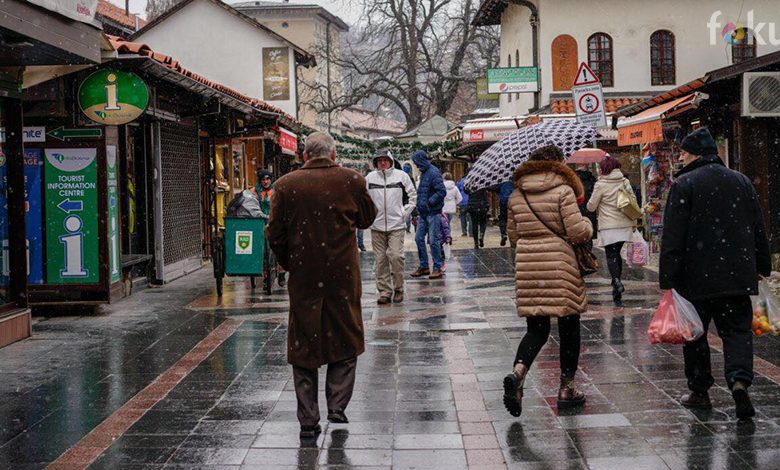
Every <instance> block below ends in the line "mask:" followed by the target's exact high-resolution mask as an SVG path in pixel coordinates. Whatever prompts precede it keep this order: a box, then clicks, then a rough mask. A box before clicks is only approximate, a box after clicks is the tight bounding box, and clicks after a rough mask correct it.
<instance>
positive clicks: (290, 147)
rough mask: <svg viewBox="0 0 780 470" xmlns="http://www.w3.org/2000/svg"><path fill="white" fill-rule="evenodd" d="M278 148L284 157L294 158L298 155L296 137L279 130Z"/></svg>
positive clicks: (284, 130)
mask: <svg viewBox="0 0 780 470" xmlns="http://www.w3.org/2000/svg"><path fill="white" fill-rule="evenodd" d="M279 147H281V148H282V153H283V154H285V155H292V156H295V155H297V154H298V136H297V135H295V134H293V133H292V132H290V131H288V130H287V129H284V128H282V127H280V128H279Z"/></svg>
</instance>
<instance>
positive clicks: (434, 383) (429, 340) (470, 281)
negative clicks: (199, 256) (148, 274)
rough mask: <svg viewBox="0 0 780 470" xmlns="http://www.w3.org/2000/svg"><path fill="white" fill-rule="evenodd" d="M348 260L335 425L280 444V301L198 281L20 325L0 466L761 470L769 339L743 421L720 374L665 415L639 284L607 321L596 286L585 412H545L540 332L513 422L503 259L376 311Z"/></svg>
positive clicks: (510, 319)
mask: <svg viewBox="0 0 780 470" xmlns="http://www.w3.org/2000/svg"><path fill="white" fill-rule="evenodd" d="M361 256H362V261H363V263H362V267H363V274H364V279H365V285H364V292H365V294H364V299H363V306H364V318H365V323H366V329H367V338H366V341H367V348H366V353H365V354H364V355H362V356H361V357H360V360H359V364H358V378H357V386H356V392H355V396H354V399H353V401H352V403H351V405H350V407H349V409H348V410H347V414H348V416H349V418H350V420H351V423H349V424H347V425H332V424H327V425H326V426H325V432H324V433H323V435H322V436H321V437H319V438H318V439H317V440H316V441H303V442H302V441H300V440H299V438H298V434H297V432H298V423H297V421H296V418H295V396H294V392H293V385H292V382H291V380H290V379H291V371H290V367H289V366H288V365H287V364H286V361H285V354H284V353H285V341H286V330H285V318H286V306H287V302H286V293H285V292H284V291H279V292H277V293H274V295H272V296H264V295H262V294H261V293H260V292H259V291H257V292H252V291H251V290H250V288H249V284H248V282H247V281H246V280H245V279H241V278H236V279H230V280H229V281H228V282H227V286H226V295H225V296H224V297H223V298H222V299H221V300H220V299H218V298H216V297H215V295H214V289H213V279H211V277H210V272H209V271H208V270H202V271H200V272H198V273H195V274H193V275H191V276H189V277H187V278H185V279H182V280H180V281H177V282H174V283H172V284H170V285H168V286H166V287H165V288H162V289H150V290H146V291H143V292H141V293H138V294H137V295H135V296H133V297H131V298H129V299H127V300H125V301H122V302H120V303H118V304H116V305H113V306H108V307H105V308H103V309H101V311H100V313H98V314H96V315H91V316H67V317H53V318H45V317H39V318H38V322H37V323H36V324H35V327H34V332H35V335H34V338H33V339H32V340H28V341H24V342H21V343H17V344H15V345H12V346H10V347H7V348H5V349H2V350H0V468H9V469H10V468H13V469H33V468H36V469H37V468H45V467H47V466H49V467H50V468H54V469H68V470H70V469H80V468H87V467H89V468H95V469H104V468H105V469H111V470H117V469H123V468H133V469H158V468H166V469H168V468H171V469H173V468H186V469H193V468H220V469H222V468H235V469H238V468H243V469H276V468H279V469H288V468H289V469H292V468H315V467H318V466H319V468H328V469H347V468H363V467H365V468H375V469H377V468H394V469H413V468H417V469H437V468H441V469H448V470H449V469H459V468H473V469H506V468H509V469H579V468H593V469H627V468H630V469H631V470H639V469H666V468H670V469H685V468H702V469H705V468H706V469H710V468H715V469H742V468H766V469H770V468H778V464H777V462H778V458H780V404H778V396H780V395H779V394H778V392H780V386H779V385H778V382H779V381H780V368H778V365H780V348H778V345H779V344H780V343H778V341H777V340H776V339H775V338H770V337H762V338H759V339H758V340H757V348H756V351H757V356H756V363H757V370H758V372H759V374H758V377H757V380H756V383H755V386H754V387H753V388H752V389H751V390H752V394H753V398H754V402H755V404H756V405H757V407H758V416H757V419H755V420H754V421H753V423H752V424H746V425H745V424H739V425H738V424H737V423H736V421H735V419H734V409H733V404H732V402H731V399H730V395H729V393H728V392H727V390H726V389H725V388H724V381H723V379H722V378H721V377H718V378H717V384H716V387H715V388H714V389H713V393H712V396H713V400H714V404H715V407H716V409H715V410H713V411H712V412H695V413H694V412H690V411H688V410H685V409H684V408H682V407H681V406H679V404H678V403H677V401H676V398H677V397H678V396H679V395H680V394H681V393H683V391H684V389H685V380H684V378H683V365H682V360H681V348H680V347H678V346H663V347H653V346H650V345H649V344H648V343H647V339H646V335H645V331H646V328H647V324H648V322H649V318H650V316H651V314H652V312H653V310H654V307H655V305H656V303H657V301H658V299H659V297H660V294H659V292H658V291H657V289H656V287H655V282H654V280H653V275H652V274H651V273H649V272H646V271H640V270H630V271H629V273H628V281H627V282H626V286H627V289H628V290H627V293H626V304H627V307H626V308H625V309H616V308H614V307H612V306H611V299H610V293H609V292H610V288H609V285H608V281H607V280H606V279H605V278H604V276H603V273H602V275H601V276H594V277H592V278H590V279H589V280H588V287H589V298H590V300H591V307H590V309H589V311H588V313H587V314H586V315H585V316H584V318H583V323H582V325H583V326H582V327H583V334H582V339H583V344H582V356H581V357H582V359H581V371H580V372H579V373H578V380H579V382H580V383H581V384H582V386H583V388H584V390H585V391H586V392H587V394H588V402H587V404H586V405H585V407H584V408H582V409H580V410H574V411H568V412H565V413H564V412H562V411H561V412H559V411H558V410H557V409H556V408H555V394H556V392H557V379H558V374H559V371H558V360H557V343H556V340H555V338H556V335H555V334H553V337H552V339H551V341H550V343H549V344H548V346H547V347H546V348H545V349H544V350H543V352H542V354H541V356H540V357H539V359H538V361H537V363H536V364H535V365H534V367H533V369H532V371H531V374H530V378H529V380H528V381H527V391H526V397H525V400H524V407H523V408H524V409H523V415H522V417H520V418H518V419H514V418H512V417H511V416H510V415H509V414H508V413H507V412H506V411H505V410H504V409H503V405H502V401H501V394H502V392H501V390H500V389H501V379H502V378H503V376H504V375H505V374H506V373H507V372H508V371H509V370H510V368H511V363H512V359H513V357H514V350H515V348H516V346H517V342H518V340H519V338H520V337H521V336H522V335H523V332H524V330H525V325H524V322H523V321H521V320H519V319H517V318H516V316H515V313H514V307H513V296H514V294H513V277H512V255H511V251H510V250H509V249H500V248H492V249H484V250H480V251H479V252H474V251H473V250H458V251H455V252H454V256H453V258H452V259H451V260H450V261H449V262H448V265H447V274H446V276H445V278H444V279H443V280H439V281H429V280H427V279H425V280H413V281H409V284H408V287H407V301H406V302H405V303H403V304H400V305H393V306H389V307H378V306H377V305H376V304H375V296H374V288H373V280H372V276H371V264H372V254H371V253H370V252H368V253H364V254H362V255H361ZM414 258H415V257H414V255H412V254H411V253H409V254H408V255H407V268H408V269H413V268H414V267H415V265H416V260H415V259H414ZM713 344H715V347H716V348H717V341H714V342H713ZM713 367H714V370H715V371H717V370H719V369H720V368H721V367H722V358H721V356H720V355H719V354H718V353H717V351H714V354H713ZM322 382H323V381H320V383H322ZM321 403H324V400H322V401H321ZM323 406H324V405H323ZM52 462H53V463H52Z"/></svg>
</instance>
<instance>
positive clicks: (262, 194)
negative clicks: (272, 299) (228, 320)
mask: <svg viewBox="0 0 780 470" xmlns="http://www.w3.org/2000/svg"><path fill="white" fill-rule="evenodd" d="M273 180H274V175H273V173H271V172H270V171H268V170H266V169H264V168H261V169H259V170H257V183H255V187H254V189H253V191H254V194H255V196H257V199H258V200H259V201H260V210H261V211H263V214H266V215H267V216H268V215H270V214H271V199H272V198H273V195H274V185H273ZM266 250H268V247H266ZM268 272H271V271H270V270H269V271H268ZM276 278H277V279H276V282H277V283H278V284H279V287H284V286H285V284H286V282H287V273H286V272H285V271H284V270H283V269H280V270H279V273H278V274H277V275H276ZM268 282H273V279H271V280H270V281H268ZM270 288H271V284H268V289H270Z"/></svg>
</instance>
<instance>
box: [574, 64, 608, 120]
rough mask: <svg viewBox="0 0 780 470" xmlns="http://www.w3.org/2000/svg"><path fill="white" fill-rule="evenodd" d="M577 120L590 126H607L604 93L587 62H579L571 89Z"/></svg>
mask: <svg viewBox="0 0 780 470" xmlns="http://www.w3.org/2000/svg"><path fill="white" fill-rule="evenodd" d="M571 93H572V97H573V98H574V109H575V112H576V114H577V122H579V123H580V124H585V125H587V126H591V127H607V114H606V113H605V111H604V93H603V91H602V89H601V82H599V80H598V78H597V77H596V74H595V73H593V70H591V69H590V67H588V64H586V63H584V62H583V63H582V64H580V70H579V72H577V79H576V80H575V81H574V86H573V87H572V89H571Z"/></svg>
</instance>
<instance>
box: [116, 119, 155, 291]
mask: <svg viewBox="0 0 780 470" xmlns="http://www.w3.org/2000/svg"><path fill="white" fill-rule="evenodd" d="M150 137H151V136H150V126H146V125H143V124H139V123H133V124H128V125H127V126H125V138H124V146H125V151H124V156H125V158H122V159H120V161H121V165H120V172H121V181H120V193H121V201H122V267H123V268H124V270H125V271H126V272H128V273H129V274H130V276H131V278H136V277H141V276H146V275H147V267H148V264H149V261H151V259H152V253H153V251H152V237H151V231H150V230H151V223H150V221H149V216H150V213H151V210H150V209H151V205H150V204H151V201H150V200H149V195H150V194H151V186H150V184H151V181H149V174H150V168H151V163H150V160H149V158H150V154H151V152H150V148H151V138H150Z"/></svg>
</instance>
